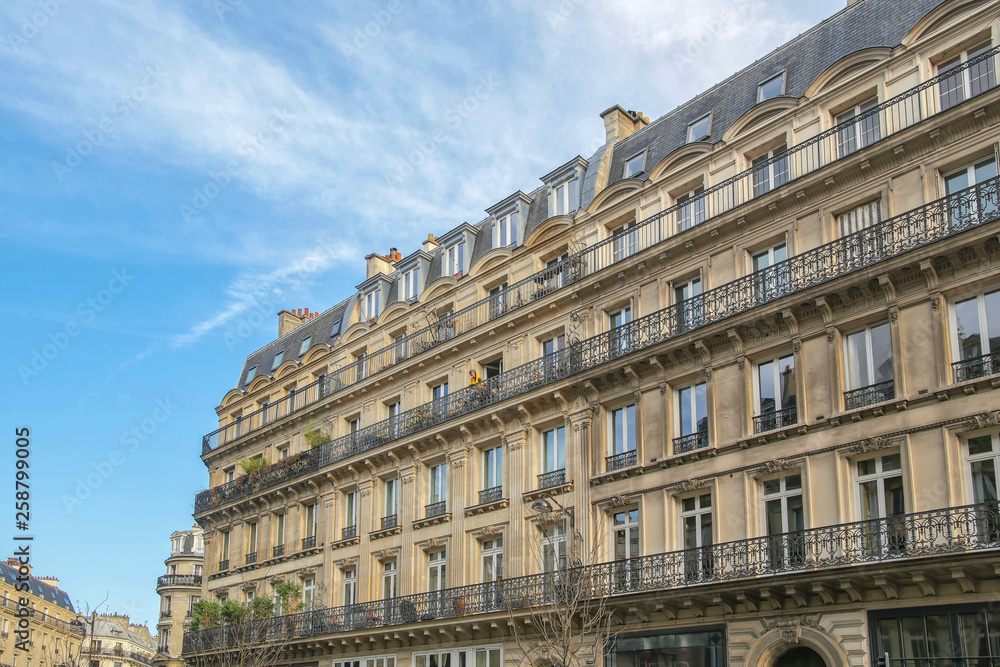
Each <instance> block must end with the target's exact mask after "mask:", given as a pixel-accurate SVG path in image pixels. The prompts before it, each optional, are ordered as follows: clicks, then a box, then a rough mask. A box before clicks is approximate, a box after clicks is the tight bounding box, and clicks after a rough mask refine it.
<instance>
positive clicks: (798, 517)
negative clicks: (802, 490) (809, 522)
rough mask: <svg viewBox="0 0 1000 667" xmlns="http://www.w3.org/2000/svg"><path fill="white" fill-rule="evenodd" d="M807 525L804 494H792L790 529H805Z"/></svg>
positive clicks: (790, 500) (790, 498)
mask: <svg viewBox="0 0 1000 667" xmlns="http://www.w3.org/2000/svg"><path fill="white" fill-rule="evenodd" d="M805 527H806V523H805V514H804V513H803V511H802V496H791V497H789V498H788V530H803V529H804V528H805Z"/></svg>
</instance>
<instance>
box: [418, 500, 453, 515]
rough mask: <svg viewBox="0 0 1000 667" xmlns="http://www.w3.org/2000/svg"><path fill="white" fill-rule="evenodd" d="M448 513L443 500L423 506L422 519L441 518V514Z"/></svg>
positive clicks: (446, 505)
mask: <svg viewBox="0 0 1000 667" xmlns="http://www.w3.org/2000/svg"><path fill="white" fill-rule="evenodd" d="M447 513H448V503H447V502H446V501H444V500H442V501H440V502H437V503H431V504H430V505H424V518H426V519H430V518H431V517H435V516H441V515H442V514H447Z"/></svg>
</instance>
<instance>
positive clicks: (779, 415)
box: [753, 405, 799, 433]
mask: <svg viewBox="0 0 1000 667" xmlns="http://www.w3.org/2000/svg"><path fill="white" fill-rule="evenodd" d="M798 421H799V411H798V410H797V409H796V407H795V406H794V405H793V406H792V407H790V408H785V409H784V410H774V411H772V412H765V413H764V414H762V415H757V416H756V417H754V418H753V432H754V433H763V432H765V431H773V430H775V429H778V428H784V427H786V426H792V425H794V424H795V423H796V422H798Z"/></svg>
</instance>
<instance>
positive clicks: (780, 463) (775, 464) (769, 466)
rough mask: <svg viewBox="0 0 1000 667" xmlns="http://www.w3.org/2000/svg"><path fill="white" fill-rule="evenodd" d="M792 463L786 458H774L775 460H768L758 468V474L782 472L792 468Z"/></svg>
mask: <svg viewBox="0 0 1000 667" xmlns="http://www.w3.org/2000/svg"><path fill="white" fill-rule="evenodd" d="M791 467H792V464H791V463H789V462H788V461H786V460H785V459H774V460H773V461H767V462H766V463H764V465H762V466H760V467H759V468H757V474H758V475H770V474H772V473H776V472H782V471H785V470H789V469H791Z"/></svg>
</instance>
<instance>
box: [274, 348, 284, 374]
mask: <svg viewBox="0 0 1000 667" xmlns="http://www.w3.org/2000/svg"><path fill="white" fill-rule="evenodd" d="M284 358H285V351H284V350H282V351H281V352H279V353H278V354H276V355H274V363H272V364H271V370H272V371H275V370H277V369H278V366H280V365H281V360H282V359H284Z"/></svg>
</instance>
